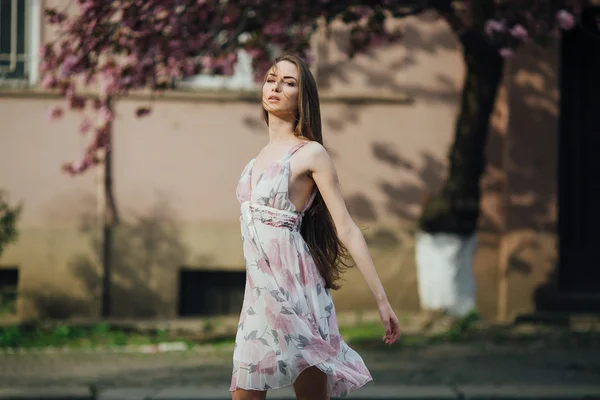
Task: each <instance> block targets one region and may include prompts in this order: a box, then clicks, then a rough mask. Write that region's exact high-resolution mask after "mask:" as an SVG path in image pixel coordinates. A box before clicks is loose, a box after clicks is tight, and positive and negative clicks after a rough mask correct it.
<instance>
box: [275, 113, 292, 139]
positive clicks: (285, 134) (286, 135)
mask: <svg viewBox="0 0 600 400" xmlns="http://www.w3.org/2000/svg"><path fill="white" fill-rule="evenodd" d="M295 137H296V135H294V121H293V119H291V118H290V119H284V118H281V117H278V116H275V115H273V114H269V144H277V143H285V142H289V141H290V140H292V139H293V138H295Z"/></svg>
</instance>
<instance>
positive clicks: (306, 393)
mask: <svg viewBox="0 0 600 400" xmlns="http://www.w3.org/2000/svg"><path fill="white" fill-rule="evenodd" d="M262 102H263V109H264V119H265V122H266V123H267V126H268V128H269V144H268V145H267V146H266V147H264V148H263V149H262V151H261V152H260V153H259V154H258V156H257V157H256V158H254V159H252V160H251V161H250V162H249V163H248V165H247V166H246V168H245V169H244V171H243V172H242V176H241V178H240V181H239V183H238V186H237V190H236V195H237V198H238V200H239V202H240V204H241V217H240V221H241V228H242V243H243V250H244V258H245V260H246V277H247V281H246V291H245V295H244V304H243V307H242V312H241V316H240V322H239V326H238V332H237V336H236V343H235V347H234V353H233V375H232V380H231V387H230V391H232V392H233V399H234V400H255V399H256V400H258V399H265V398H266V391H267V390H269V389H277V388H281V387H284V386H288V385H293V386H294V390H295V392H296V398H297V399H301V400H325V399H328V398H329V396H345V395H346V394H347V393H349V392H351V391H353V390H355V389H358V388H359V387H361V386H363V385H364V384H365V383H367V382H369V381H370V380H371V379H372V378H371V375H370V373H369V371H368V369H367V368H366V367H365V364H364V362H363V360H362V358H361V357H360V356H359V355H358V353H356V352H355V351H354V350H352V349H351V348H350V347H348V345H347V344H346V343H345V342H344V341H343V340H342V338H341V337H340V333H339V330H338V326H337V322H336V315H335V309H334V305H333V302H332V298H331V295H330V290H331V289H337V288H338V287H339V286H338V282H337V281H338V279H339V277H340V273H341V272H342V271H343V269H344V268H345V267H347V266H348V265H347V264H345V263H344V259H345V258H346V253H347V252H348V253H350V255H351V256H352V258H353V259H354V261H355V263H356V265H357V266H358V268H359V269H360V271H361V273H362V275H363V277H364V278H365V280H366V283H367V284H368V286H369V288H370V290H371V292H372V293H373V296H374V297H375V299H376V301H377V305H378V308H379V314H380V316H381V320H382V322H383V325H384V326H385V335H384V336H383V341H384V342H385V343H386V344H392V343H394V342H395V341H396V339H397V338H398V336H399V335H400V326H399V323H398V318H397V317H396V315H395V314H394V311H393V310H392V308H391V306H390V303H389V302H388V300H387V297H386V295H385V292H384V290H383V287H382V285H381V281H380V280H379V277H378V275H377V272H376V271H375V267H374V265H373V261H372V259H371V256H370V254H369V250H368V248H367V245H366V243H365V240H364V238H363V236H362V233H361V232H360V230H359V228H358V227H357V226H356V225H355V223H354V222H353V221H352V219H351V217H350V215H349V214H348V210H347V209H346V205H345V203H344V199H343V196H342V193H341V191H340V188H339V185H338V178H337V173H336V171H335V168H334V165H333V163H332V161H331V159H330V157H329V154H328V153H327V151H326V150H325V148H324V147H323V145H322V143H323V138H322V135H321V114H320V106H319V95H318V93H317V86H316V83H315V80H314V77H313V76H312V74H311V72H310V70H309V69H308V67H307V66H306V65H305V63H304V62H303V61H302V60H301V59H300V58H298V57H296V56H292V55H284V56H282V57H280V58H278V59H277V60H276V62H275V63H274V65H273V66H272V67H271V69H270V70H269V71H268V72H267V75H266V77H265V82H264V85H263V90H262Z"/></svg>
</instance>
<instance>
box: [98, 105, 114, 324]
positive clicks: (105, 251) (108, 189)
mask: <svg viewBox="0 0 600 400" xmlns="http://www.w3.org/2000/svg"><path fill="white" fill-rule="evenodd" d="M107 107H109V109H110V110H111V111H113V102H112V101H111V99H109V100H108V101H107ZM109 124H110V125H109V126H108V129H107V135H108V138H107V139H108V144H109V148H108V149H107V150H105V153H104V163H103V166H102V168H103V173H102V180H101V182H100V184H101V185H102V190H103V197H104V198H103V200H104V201H103V204H102V206H103V210H102V214H101V215H102V222H101V227H102V241H101V243H102V244H101V246H102V253H101V254H102V272H103V274H102V317H103V318H108V317H110V316H111V314H112V311H111V303H112V297H111V282H112V280H111V276H112V261H113V260H112V254H113V236H114V230H115V228H116V226H117V223H118V214H117V207H116V202H115V197H114V193H113V175H112V172H113V171H112V146H113V141H112V133H113V132H112V128H113V126H112V123H109Z"/></svg>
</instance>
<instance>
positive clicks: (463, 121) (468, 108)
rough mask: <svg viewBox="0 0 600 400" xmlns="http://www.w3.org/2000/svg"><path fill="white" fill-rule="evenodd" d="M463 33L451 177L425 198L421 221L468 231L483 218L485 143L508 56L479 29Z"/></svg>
mask: <svg viewBox="0 0 600 400" xmlns="http://www.w3.org/2000/svg"><path fill="white" fill-rule="evenodd" d="M461 39H462V42H463V57H464V61H465V66H466V76H465V81H464V87H463V91H462V101H461V108H460V112H459V115H458V119H457V121H456V128H455V135H454V143H453V144H452V147H451V149H450V154H449V162H450V168H449V173H448V178H447V180H446V183H445V185H444V187H443V189H442V190H441V191H440V193H439V194H438V195H437V196H435V197H432V198H430V199H428V201H427V202H426V203H425V205H424V207H423V212H422V215H421V219H420V227H421V229H422V230H423V231H424V232H428V233H451V234H458V235H461V236H468V235H471V234H472V233H473V232H475V229H476V227H477V220H478V218H479V202H480V199H481V189H480V180H481V176H482V174H483V172H484V170H485V167H486V158H485V147H486V143H487V137H488V133H489V123H490V117H491V115H492V112H493V110H494V104H495V101H496V95H497V93H498V87H499V85H500V82H501V80H502V75H503V70H504V61H503V59H502V57H501V56H500V55H499V54H498V50H497V49H496V48H495V47H493V46H492V45H490V44H489V43H488V42H487V41H486V40H485V38H484V37H483V36H482V35H481V34H479V33H478V32H477V31H475V30H470V31H468V32H466V33H465V34H464V35H463V37H462V38H461Z"/></svg>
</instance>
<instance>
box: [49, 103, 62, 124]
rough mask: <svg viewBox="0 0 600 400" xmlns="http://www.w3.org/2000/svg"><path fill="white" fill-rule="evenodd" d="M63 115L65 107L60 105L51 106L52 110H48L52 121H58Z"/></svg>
mask: <svg viewBox="0 0 600 400" xmlns="http://www.w3.org/2000/svg"><path fill="white" fill-rule="evenodd" d="M62 116H63V109H62V108H60V107H58V106H52V107H50V110H48V118H49V119H50V121H56V120H57V119H59V118H60V117H62Z"/></svg>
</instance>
